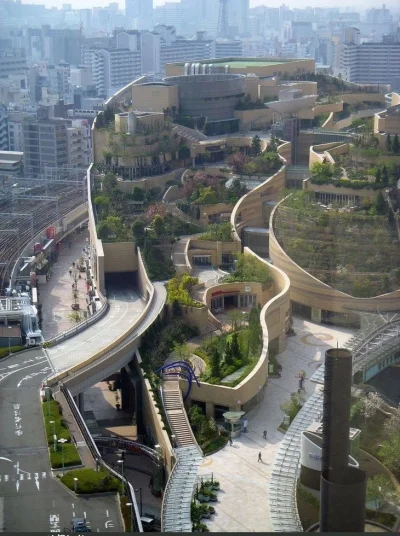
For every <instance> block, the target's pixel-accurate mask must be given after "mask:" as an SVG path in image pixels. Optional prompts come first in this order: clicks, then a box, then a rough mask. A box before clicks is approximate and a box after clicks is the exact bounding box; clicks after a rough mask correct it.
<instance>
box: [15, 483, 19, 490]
mask: <svg viewBox="0 0 400 536" xmlns="http://www.w3.org/2000/svg"><path fill="white" fill-rule="evenodd" d="M15 487H16V488H17V492H18V491H19V480H17V482H16V483H15Z"/></svg>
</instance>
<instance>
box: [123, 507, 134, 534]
mask: <svg viewBox="0 0 400 536" xmlns="http://www.w3.org/2000/svg"><path fill="white" fill-rule="evenodd" d="M125 506H130V507H131V532H133V503H126V505H125Z"/></svg>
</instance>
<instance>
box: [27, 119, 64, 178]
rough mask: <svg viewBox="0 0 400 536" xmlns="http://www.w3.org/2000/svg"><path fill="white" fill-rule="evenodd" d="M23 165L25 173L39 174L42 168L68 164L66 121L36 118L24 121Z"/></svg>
mask: <svg viewBox="0 0 400 536" xmlns="http://www.w3.org/2000/svg"><path fill="white" fill-rule="evenodd" d="M23 140H24V166H25V171H26V172H27V173H31V174H32V175H33V176H37V175H39V174H40V173H41V172H42V171H43V170H44V168H45V167H46V165H47V166H50V167H61V166H65V165H67V164H68V147H67V121H65V120H64V119H44V120H40V119H36V120H31V121H29V120H28V121H24V124H23Z"/></svg>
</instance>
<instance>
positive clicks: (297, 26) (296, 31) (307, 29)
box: [290, 22, 313, 43]
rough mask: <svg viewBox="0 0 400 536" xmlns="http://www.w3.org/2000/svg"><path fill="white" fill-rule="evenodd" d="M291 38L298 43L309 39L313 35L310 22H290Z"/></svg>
mask: <svg viewBox="0 0 400 536" xmlns="http://www.w3.org/2000/svg"><path fill="white" fill-rule="evenodd" d="M290 33H291V38H292V39H293V40H294V41H296V42H298V43H303V42H307V41H309V40H310V39H311V37H312V35H313V29H312V23H311V22H292V24H291V32H290Z"/></svg>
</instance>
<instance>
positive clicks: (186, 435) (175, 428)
mask: <svg viewBox="0 0 400 536" xmlns="http://www.w3.org/2000/svg"><path fill="white" fill-rule="evenodd" d="M162 399H163V404H164V409H165V413H166V414H167V418H168V423H169V425H170V427H171V431H172V433H173V434H174V436H175V442H176V445H175V446H176V447H178V448H179V447H192V446H195V447H197V448H199V447H198V445H197V442H196V439H195V438H194V435H193V432H192V428H191V426H190V424H189V421H188V418H187V415H186V411H185V408H184V406H183V401H182V394H181V390H180V388H179V380H178V375H177V376H176V377H175V376H164V377H163V384H162ZM199 450H200V449H199Z"/></svg>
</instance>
